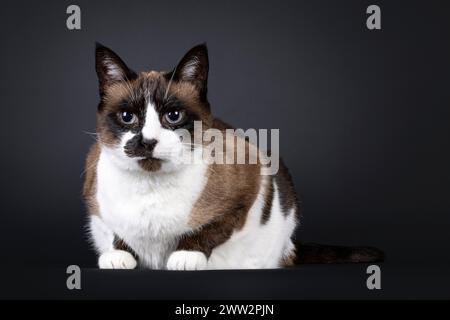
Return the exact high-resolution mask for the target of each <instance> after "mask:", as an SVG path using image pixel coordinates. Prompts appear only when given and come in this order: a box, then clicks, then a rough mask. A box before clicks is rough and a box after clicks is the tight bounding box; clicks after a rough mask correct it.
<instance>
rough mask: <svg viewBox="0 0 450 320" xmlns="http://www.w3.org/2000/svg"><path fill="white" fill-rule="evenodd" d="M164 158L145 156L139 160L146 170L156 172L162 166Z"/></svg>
mask: <svg viewBox="0 0 450 320" xmlns="http://www.w3.org/2000/svg"><path fill="white" fill-rule="evenodd" d="M163 162H164V160H162V159H157V158H145V159H140V160H138V164H139V166H140V167H141V168H142V169H144V170H145V171H150V172H156V171H160V170H161V168H162V164H163Z"/></svg>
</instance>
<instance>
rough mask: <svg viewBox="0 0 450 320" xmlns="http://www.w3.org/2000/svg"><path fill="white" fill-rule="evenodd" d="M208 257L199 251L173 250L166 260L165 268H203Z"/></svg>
mask: <svg viewBox="0 0 450 320" xmlns="http://www.w3.org/2000/svg"><path fill="white" fill-rule="evenodd" d="M207 264H208V259H207V258H206V256H205V255H204V254H203V252H200V251H186V250H180V251H175V252H173V253H172V254H171V255H170V257H169V260H168V261H167V270H205V269H206V266H207Z"/></svg>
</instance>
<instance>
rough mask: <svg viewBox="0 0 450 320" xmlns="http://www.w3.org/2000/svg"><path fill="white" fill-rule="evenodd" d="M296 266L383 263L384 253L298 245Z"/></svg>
mask: <svg viewBox="0 0 450 320" xmlns="http://www.w3.org/2000/svg"><path fill="white" fill-rule="evenodd" d="M296 248H297V257H296V261H295V264H311V263H317V264H325V263H369V262H383V261H384V258H385V256H384V253H383V251H381V250H380V249H377V248H374V247H343V246H332V245H323V244H317V243H300V244H297V246H296Z"/></svg>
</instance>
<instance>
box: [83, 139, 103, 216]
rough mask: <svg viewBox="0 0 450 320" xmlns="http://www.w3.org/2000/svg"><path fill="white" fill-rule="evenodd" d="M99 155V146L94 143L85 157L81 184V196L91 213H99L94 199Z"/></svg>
mask: <svg viewBox="0 0 450 320" xmlns="http://www.w3.org/2000/svg"><path fill="white" fill-rule="evenodd" d="M99 156H100V147H99V145H98V143H95V144H93V145H92V146H91V148H90V149H89V152H88V155H87V158H86V169H85V179H84V186H83V198H84V201H85V202H86V206H87V208H88V211H89V213H90V214H92V215H100V212H99V209H98V203H97V200H96V193H97V162H98V158H99Z"/></svg>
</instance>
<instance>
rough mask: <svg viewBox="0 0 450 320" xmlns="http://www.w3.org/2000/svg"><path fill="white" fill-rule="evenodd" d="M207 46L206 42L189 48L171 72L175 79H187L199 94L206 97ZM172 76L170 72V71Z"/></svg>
mask: <svg viewBox="0 0 450 320" xmlns="http://www.w3.org/2000/svg"><path fill="white" fill-rule="evenodd" d="M208 70H209V61H208V48H207V47H206V44H200V45H198V46H195V47H193V48H192V49H191V50H189V51H188V52H187V53H186V54H185V55H184V57H183V58H182V59H181V61H180V62H179V63H178V65H177V67H176V68H175V70H174V71H173V72H175V74H173V78H174V80H176V81H188V82H191V83H193V84H194V85H195V86H196V87H197V89H198V90H199V92H200V94H201V96H203V97H206V91H207V84H208ZM171 76H172V73H171Z"/></svg>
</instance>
